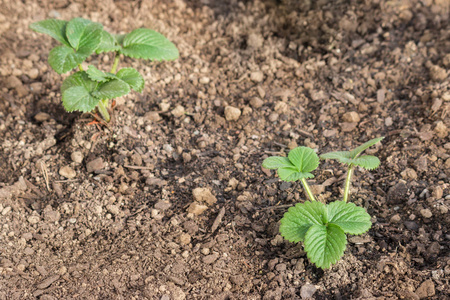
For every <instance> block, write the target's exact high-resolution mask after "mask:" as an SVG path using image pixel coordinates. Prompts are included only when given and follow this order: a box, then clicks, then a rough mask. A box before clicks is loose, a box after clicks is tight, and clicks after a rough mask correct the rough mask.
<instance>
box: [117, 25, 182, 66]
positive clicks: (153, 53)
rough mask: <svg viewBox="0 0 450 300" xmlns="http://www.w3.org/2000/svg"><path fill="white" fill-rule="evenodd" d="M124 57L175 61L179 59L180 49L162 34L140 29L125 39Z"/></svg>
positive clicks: (122, 51)
mask: <svg viewBox="0 0 450 300" xmlns="http://www.w3.org/2000/svg"><path fill="white" fill-rule="evenodd" d="M120 52H121V53H122V54H123V55H126V56H129V57H133V58H144V59H150V60H157V61H161V60H174V59H176V58H178V56H179V53H178V49H177V48H176V47H175V45H174V44H172V42H170V41H169V40H168V39H167V38H166V37H165V36H163V35H162V34H160V33H158V32H156V31H153V30H150V29H146V28H140V29H136V30H133V31H132V32H130V33H129V34H127V35H126V36H125V38H124V39H123V48H122V49H121V50H120Z"/></svg>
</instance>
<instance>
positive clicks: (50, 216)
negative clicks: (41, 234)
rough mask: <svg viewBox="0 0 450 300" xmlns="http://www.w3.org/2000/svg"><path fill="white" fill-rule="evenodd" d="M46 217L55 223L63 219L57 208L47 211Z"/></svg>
mask: <svg viewBox="0 0 450 300" xmlns="http://www.w3.org/2000/svg"><path fill="white" fill-rule="evenodd" d="M44 217H45V220H46V221H47V222H51V223H54V222H58V221H59V219H61V214H60V213H59V212H58V211H56V210H50V211H47V212H45V214H44Z"/></svg>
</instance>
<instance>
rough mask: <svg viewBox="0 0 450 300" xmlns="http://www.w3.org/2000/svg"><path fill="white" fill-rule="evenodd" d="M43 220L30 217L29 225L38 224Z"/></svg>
mask: <svg viewBox="0 0 450 300" xmlns="http://www.w3.org/2000/svg"><path fill="white" fill-rule="evenodd" d="M40 219H41V218H39V217H38V216H30V217H28V223H30V224H37V223H39V221H40Z"/></svg>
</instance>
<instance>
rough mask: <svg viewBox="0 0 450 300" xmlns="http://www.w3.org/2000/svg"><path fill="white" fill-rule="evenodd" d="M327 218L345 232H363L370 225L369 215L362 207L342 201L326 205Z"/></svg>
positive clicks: (356, 233)
mask: <svg viewBox="0 0 450 300" xmlns="http://www.w3.org/2000/svg"><path fill="white" fill-rule="evenodd" d="M327 220H328V222H329V223H333V224H335V225H337V226H339V227H340V228H341V229H342V230H343V231H344V232H345V233H349V234H355V235H359V234H363V233H365V232H366V231H367V230H369V229H370V227H371V226H372V222H371V221H370V215H369V214H368V213H367V212H366V210H365V209H364V208H362V207H358V206H356V205H355V204H353V203H348V202H344V201H335V202H332V203H330V204H328V205H327Z"/></svg>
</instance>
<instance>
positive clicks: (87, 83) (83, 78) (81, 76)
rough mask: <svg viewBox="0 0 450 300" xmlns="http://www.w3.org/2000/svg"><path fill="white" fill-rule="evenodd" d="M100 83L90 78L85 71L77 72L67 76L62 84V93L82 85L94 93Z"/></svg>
mask: <svg viewBox="0 0 450 300" xmlns="http://www.w3.org/2000/svg"><path fill="white" fill-rule="evenodd" d="M98 85H99V83H98V82H95V81H92V80H90V79H89V76H88V75H87V73H86V72H85V71H79V72H76V73H74V74H72V75H70V76H69V77H67V78H66V79H65V80H64V82H63V83H62V85H61V93H64V91H65V90H67V89H68V88H71V87H74V86H82V87H84V88H86V90H88V91H89V93H92V92H93V91H95V90H96V89H97V87H98Z"/></svg>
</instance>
